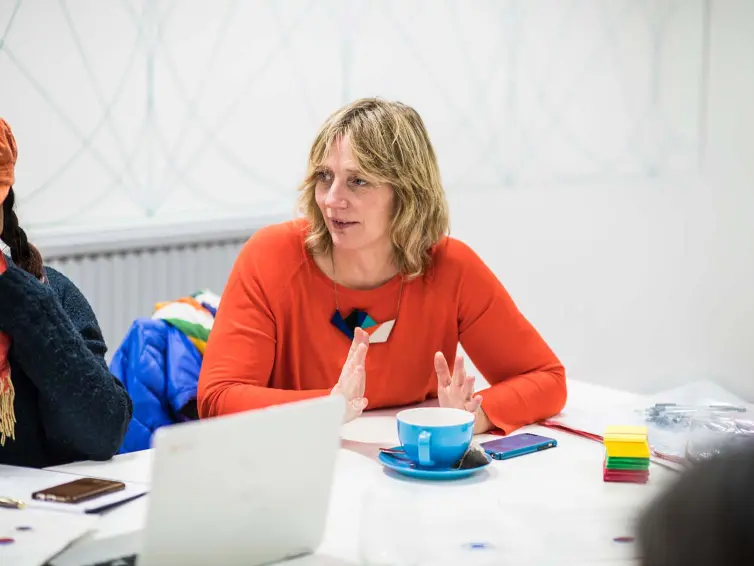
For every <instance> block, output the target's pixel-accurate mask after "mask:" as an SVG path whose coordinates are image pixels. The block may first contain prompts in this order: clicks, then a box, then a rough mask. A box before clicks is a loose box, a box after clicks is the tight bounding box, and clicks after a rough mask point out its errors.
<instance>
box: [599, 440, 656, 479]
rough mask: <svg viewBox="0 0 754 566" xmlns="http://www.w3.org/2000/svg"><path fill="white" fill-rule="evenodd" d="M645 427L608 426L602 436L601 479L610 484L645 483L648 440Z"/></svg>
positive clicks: (647, 473) (647, 469)
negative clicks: (603, 452) (603, 447)
mask: <svg viewBox="0 0 754 566" xmlns="http://www.w3.org/2000/svg"><path fill="white" fill-rule="evenodd" d="M647 436H648V432H647V427H644V426H609V427H607V429H606V430H605V434H604V435H603V442H604V444H605V461H604V462H603V476H602V477H603V479H604V480H605V481H611V482H629V483H647V481H648V480H649V454H650V452H649V440H648V439H647Z"/></svg>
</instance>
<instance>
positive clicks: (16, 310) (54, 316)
mask: <svg viewBox="0 0 754 566" xmlns="http://www.w3.org/2000/svg"><path fill="white" fill-rule="evenodd" d="M60 277H62V276H60ZM65 281H66V283H67V286H66V290H65V292H64V293H62V295H61V297H60V299H59V298H58V296H57V295H56V293H55V291H54V290H53V289H52V288H51V287H50V286H49V285H43V284H42V283H40V282H39V281H37V280H36V279H35V278H34V277H32V276H31V275H29V274H28V273H26V272H25V271H23V270H21V269H19V268H18V267H15V266H9V267H8V270H7V271H6V272H5V273H4V274H3V275H0V330H2V331H3V332H5V333H7V334H8V335H9V336H10V337H11V340H12V348H13V350H12V351H13V360H14V362H15V363H18V364H19V365H20V367H21V369H22V370H23V371H24V373H25V374H26V375H27V376H28V377H29V379H30V380H31V381H32V383H34V386H35V387H36V389H37V391H38V392H39V401H38V402H39V408H40V415H41V419H42V424H43V427H44V430H45V434H46V436H47V441H48V443H49V446H50V448H51V449H52V450H53V451H54V452H56V453H58V454H59V455H61V456H67V457H70V458H72V459H76V460H108V459H109V458H111V457H112V456H113V455H114V454H115V453H116V452H117V451H118V448H119V447H120V445H121V442H122V441H123V437H124V435H125V433H126V429H127V427H128V423H129V421H130V420H131V411H132V403H131V399H130V398H129V396H128V393H127V392H126V390H125V389H124V388H123V386H122V384H121V383H120V382H119V381H118V380H117V379H115V377H113V375H112V374H111V373H110V372H109V371H108V369H107V363H106V362H105V358H104V355H105V351H106V346H105V342H104V339H103V338H102V333H101V331H100V329H99V325H98V324H97V320H96V318H95V316H94V313H93V312H92V309H91V307H90V306H89V303H88V302H87V300H86V299H85V298H84V296H83V295H82V294H81V292H80V291H79V290H78V288H76V287H75V285H73V284H72V283H70V282H69V281H68V280H65Z"/></svg>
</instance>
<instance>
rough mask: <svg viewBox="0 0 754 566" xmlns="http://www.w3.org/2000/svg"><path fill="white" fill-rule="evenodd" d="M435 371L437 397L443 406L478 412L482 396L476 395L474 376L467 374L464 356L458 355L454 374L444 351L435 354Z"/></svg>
mask: <svg viewBox="0 0 754 566" xmlns="http://www.w3.org/2000/svg"><path fill="white" fill-rule="evenodd" d="M435 372H437V398H438V399H439V401H440V406H441V407H450V408H453V409H464V410H466V411H469V412H470V413H476V411H477V409H479V407H480V405H481V404H482V397H481V396H480V395H474V380H475V378H474V376H471V375H466V368H464V366H463V356H461V355H458V356H456V361H455V364H454V366H453V374H452V375H451V374H450V369H449V368H448V362H447V361H446V360H445V356H443V354H442V352H437V353H436V354H435Z"/></svg>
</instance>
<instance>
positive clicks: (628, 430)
mask: <svg viewBox="0 0 754 566" xmlns="http://www.w3.org/2000/svg"><path fill="white" fill-rule="evenodd" d="M614 434H628V435H637V434H638V435H640V436H647V435H648V434H649V430H648V429H647V427H645V426H609V427H607V428H606V429H605V436H612V435H614Z"/></svg>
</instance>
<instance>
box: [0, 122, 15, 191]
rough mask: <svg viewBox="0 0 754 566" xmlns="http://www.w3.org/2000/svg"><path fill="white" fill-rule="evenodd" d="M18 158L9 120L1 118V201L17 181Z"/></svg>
mask: <svg viewBox="0 0 754 566" xmlns="http://www.w3.org/2000/svg"><path fill="white" fill-rule="evenodd" d="M17 158H18V148H17V147H16V138H14V137H13V132H12V131H11V129H10V126H9V125H8V122H6V121H5V120H3V119H2V118H0V203H1V202H4V201H5V197H7V196H8V191H9V190H10V188H11V187H12V186H13V183H14V181H15V174H14V171H15V168H16V159H17Z"/></svg>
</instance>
